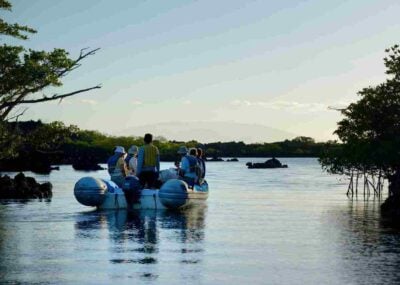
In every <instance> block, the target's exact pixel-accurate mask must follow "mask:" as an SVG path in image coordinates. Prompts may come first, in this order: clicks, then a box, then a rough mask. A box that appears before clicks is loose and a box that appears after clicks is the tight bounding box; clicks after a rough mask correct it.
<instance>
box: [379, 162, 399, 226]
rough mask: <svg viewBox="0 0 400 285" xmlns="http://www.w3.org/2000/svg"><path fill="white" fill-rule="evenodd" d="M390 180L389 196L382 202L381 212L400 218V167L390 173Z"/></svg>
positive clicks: (390, 216) (387, 215)
mask: <svg viewBox="0 0 400 285" xmlns="http://www.w3.org/2000/svg"><path fill="white" fill-rule="evenodd" d="M388 181H389V197H388V198H387V199H386V200H385V202H384V203H383V204H382V206H381V212H382V215H384V216H386V217H389V218H400V169H397V170H396V172H395V173H394V174H392V175H389V176H388ZM397 220H398V219H397Z"/></svg>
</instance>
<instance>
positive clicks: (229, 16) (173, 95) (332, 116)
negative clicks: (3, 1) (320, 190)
mask: <svg viewBox="0 0 400 285" xmlns="http://www.w3.org/2000/svg"><path fill="white" fill-rule="evenodd" d="M11 3H12V4H13V11H12V12H11V13H10V12H1V17H2V18H4V19H5V20H7V21H9V22H18V23H20V24H24V25H28V26H31V27H33V28H35V29H37V30H38V33H37V34H35V35H32V36H31V37H30V39H29V40H28V41H20V42H18V43H19V44H23V45H25V46H26V47H29V48H34V49H43V50H51V49H53V48H55V47H57V48H64V49H66V50H68V51H69V52H70V54H71V56H72V57H77V56H78V54H79V51H80V49H82V48H86V47H90V48H100V50H99V51H98V52H97V53H96V54H95V55H93V56H91V57H89V58H87V59H86V60H85V61H84V62H83V63H82V66H81V67H80V68H79V69H77V70H75V71H74V72H72V73H71V74H69V75H68V76H67V77H66V78H65V80H63V82H64V85H63V87H61V88H57V89H56V90H54V89H49V90H45V92H44V93H45V94H47V95H52V94H53V93H54V92H56V93H59V94H61V93H64V92H65V93H66V92H70V91H74V90H76V89H80V88H86V87H90V86H94V85H97V84H99V83H101V85H102V88H101V89H97V90H94V91H91V92H89V93H84V94H80V95H78V96H75V97H73V98H71V99H67V100H64V101H63V102H62V103H61V104H59V103H57V102H50V103H45V104H40V105H39V104H36V105H31V106H29V110H28V111H27V112H26V113H25V115H24V118H23V119H26V120H28V119H42V120H43V121H45V122H50V121H54V120H61V121H64V122H65V123H66V124H74V125H78V126H79V127H81V128H83V129H92V130H99V131H101V132H105V133H107V134H123V133H125V134H126V135H141V134H135V133H131V132H134V129H135V127H139V126H140V127H143V126H146V125H157V124H168V123H170V125H172V126H173V125H174V124H175V123H176V122H185V123H188V124H185V125H186V126H189V127H190V124H191V123H192V125H196V123H197V122H201V123H202V124H204V123H209V125H210V129H212V126H213V123H221V122H229V124H230V125H234V124H235V123H238V124H239V123H240V124H241V126H243V125H246V124H247V125H257V126H265V127H270V128H273V129H278V130H282V131H284V132H288V133H293V134H298V135H304V136H310V137H313V138H315V139H316V140H318V141H326V140H329V139H334V138H335V136H334V135H333V134H332V133H333V131H334V130H335V128H336V123H337V122H338V121H339V120H340V119H341V115H340V113H339V112H337V111H334V110H330V109H329V108H328V107H344V106H346V105H348V104H349V103H350V102H353V101H356V100H357V98H358V96H357V91H359V90H361V89H362V88H364V87H367V86H370V85H375V84H377V83H379V82H382V81H383V80H384V79H385V78H386V75H385V68H384V65H383V60H382V59H383V57H384V56H385V53H384V50H385V49H386V48H388V47H390V46H392V45H394V44H396V43H399V35H400V21H399V20H398V19H399V17H398V15H399V14H400V1H398V0H379V1H376V0H374V1H372V0H352V1H344V0H340V1H339V0H330V1H320V0H318V1H314V0H309V1H295V0H282V1H272V0H263V1H234V0H230V1H228V0H226V1H225V0H220V1H207V0H205V1H174V0H170V1H161V0H160V1H151V0H150V1H132V0H118V1H100V0H85V1H77V0H68V1H67V0H65V1H61V0H60V1H53V0H35V1H30V0H11ZM8 42H10V41H9V40H8ZM176 125H177V128H178V126H181V124H176ZM127 130H129V131H127ZM238 130H239V129H238ZM239 131H240V130H239ZM158 135H164V136H165V135H166V136H167V137H168V134H158ZM254 136H255V137H257V133H254ZM170 139H173V138H170ZM197 139H199V140H200V141H201V138H197Z"/></svg>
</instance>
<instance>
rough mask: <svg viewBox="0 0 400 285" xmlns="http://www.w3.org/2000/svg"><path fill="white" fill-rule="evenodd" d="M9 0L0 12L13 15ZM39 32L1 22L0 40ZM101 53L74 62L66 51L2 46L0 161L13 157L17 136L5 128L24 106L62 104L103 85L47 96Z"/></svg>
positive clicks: (81, 56) (1, 0)
mask: <svg viewBox="0 0 400 285" xmlns="http://www.w3.org/2000/svg"><path fill="white" fill-rule="evenodd" d="M11 8H12V5H11V3H10V2H9V1H7V0H0V11H11ZM34 33H36V30H34V29H32V28H30V27H28V26H23V25H20V24H17V23H7V22H6V21H5V20H4V19H1V18H0V40H1V41H3V42H4V40H5V39H6V38H8V37H11V38H14V39H19V40H26V39H28V36H29V35H31V34H34ZM14 42H15V41H14ZM97 50H98V49H92V50H89V49H82V50H81V52H80V54H79V56H78V57H77V58H75V59H73V58H70V57H69V53H68V52H67V51H65V50H64V49H60V48H55V49H53V50H52V51H44V50H32V49H27V48H25V47H23V46H22V45H11V44H6V43H3V44H2V45H0V149H1V150H0V157H1V156H7V155H12V145H13V144H15V143H16V141H17V140H16V138H15V135H13V134H12V131H11V132H10V131H9V129H8V128H7V127H5V126H4V124H3V123H4V122H5V121H9V120H12V119H17V118H18V117H19V116H20V115H22V114H23V113H24V110H25V109H21V108H19V107H20V106H21V105H22V104H34V103H41V102H46V101H52V100H62V99H63V98H66V97H69V96H73V95H76V94H79V93H83V92H86V91H90V90H93V89H97V88H100V85H95V86H92V87H88V88H84V89H81V90H75V91H72V92H68V93H65V94H45V93H44V91H45V90H46V88H48V87H59V86H62V79H63V78H64V77H65V76H66V75H68V74H69V73H70V72H71V71H73V70H75V69H76V68H78V67H79V66H80V65H81V62H82V60H83V59H85V58H87V57H88V56H90V55H93V54H94V53H95V52H96V51H97Z"/></svg>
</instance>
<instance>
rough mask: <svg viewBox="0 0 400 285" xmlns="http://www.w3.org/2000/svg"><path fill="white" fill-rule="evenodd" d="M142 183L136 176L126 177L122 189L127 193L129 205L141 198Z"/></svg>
mask: <svg viewBox="0 0 400 285" xmlns="http://www.w3.org/2000/svg"><path fill="white" fill-rule="evenodd" d="M141 189H142V185H141V184H140V181H139V179H138V178H137V177H136V176H127V177H125V182H124V184H123V185H122V190H123V191H124V193H125V198H126V202H127V203H128V205H132V204H134V203H138V202H139V200H140V194H141Z"/></svg>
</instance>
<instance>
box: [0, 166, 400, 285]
mask: <svg viewBox="0 0 400 285" xmlns="http://www.w3.org/2000/svg"><path fill="white" fill-rule="evenodd" d="M250 160H251V159H242V160H241V161H240V162H215V163H208V165H207V169H208V174H207V177H208V182H209V184H210V196H209V200H208V201H207V207H204V208H195V209H189V210H187V211H185V212H183V213H171V212H160V211H159V212H156V211H138V212H132V213H130V212H129V213H128V212H127V211H121V210H120V211H104V212H97V211H93V210H92V209H91V208H87V207H84V206H82V205H80V204H79V203H78V202H76V201H75V198H74V196H73V186H74V183H75V182H76V181H77V180H78V179H79V178H80V177H82V176H86V175H92V176H96V177H107V175H106V172H105V171H100V172H97V173H93V172H91V173H85V172H75V171H73V170H72V168H71V167H70V166H63V167H61V171H59V172H58V171H55V172H53V173H51V175H49V176H36V177H37V178H38V179H39V180H41V181H51V182H52V183H53V185H54V198H53V200H52V201H51V202H46V201H43V202H37V201H33V202H26V203H16V202H4V203H3V204H1V205H0V251H1V259H0V278H1V280H2V282H6V283H25V282H26V283H51V284H60V283H72V284H78V283H92V284H110V283H113V282H115V283H118V284H126V283H134V282H139V283H149V284H151V283H156V284H187V283H191V284H216V283H217V284H328V283H329V284H366V283H368V284H383V283H386V284H394V283H398V282H399V281H400V272H399V271H398V264H399V261H400V247H399V246H398V244H399V242H400V235H399V233H398V232H397V231H395V230H393V229H391V228H390V227H389V226H387V225H385V223H383V222H382V221H381V219H380V216H379V204H380V202H379V201H378V200H374V199H373V197H371V198H370V199H369V201H364V200H363V199H362V197H359V199H358V200H348V199H347V197H346V196H345V194H344V193H345V192H346V187H347V181H346V180H344V179H342V178H340V177H336V176H330V175H327V174H325V173H323V172H322V170H321V168H320V166H319V165H318V162H317V160H316V159H282V160H281V161H282V162H283V163H287V164H288V165H289V168H288V169H251V170H249V169H247V168H246V167H245V165H244V164H245V162H247V161H250ZM258 160H260V159H258ZM253 161H257V159H253ZM162 166H163V167H164V168H167V167H169V164H167V163H163V165H162Z"/></svg>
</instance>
